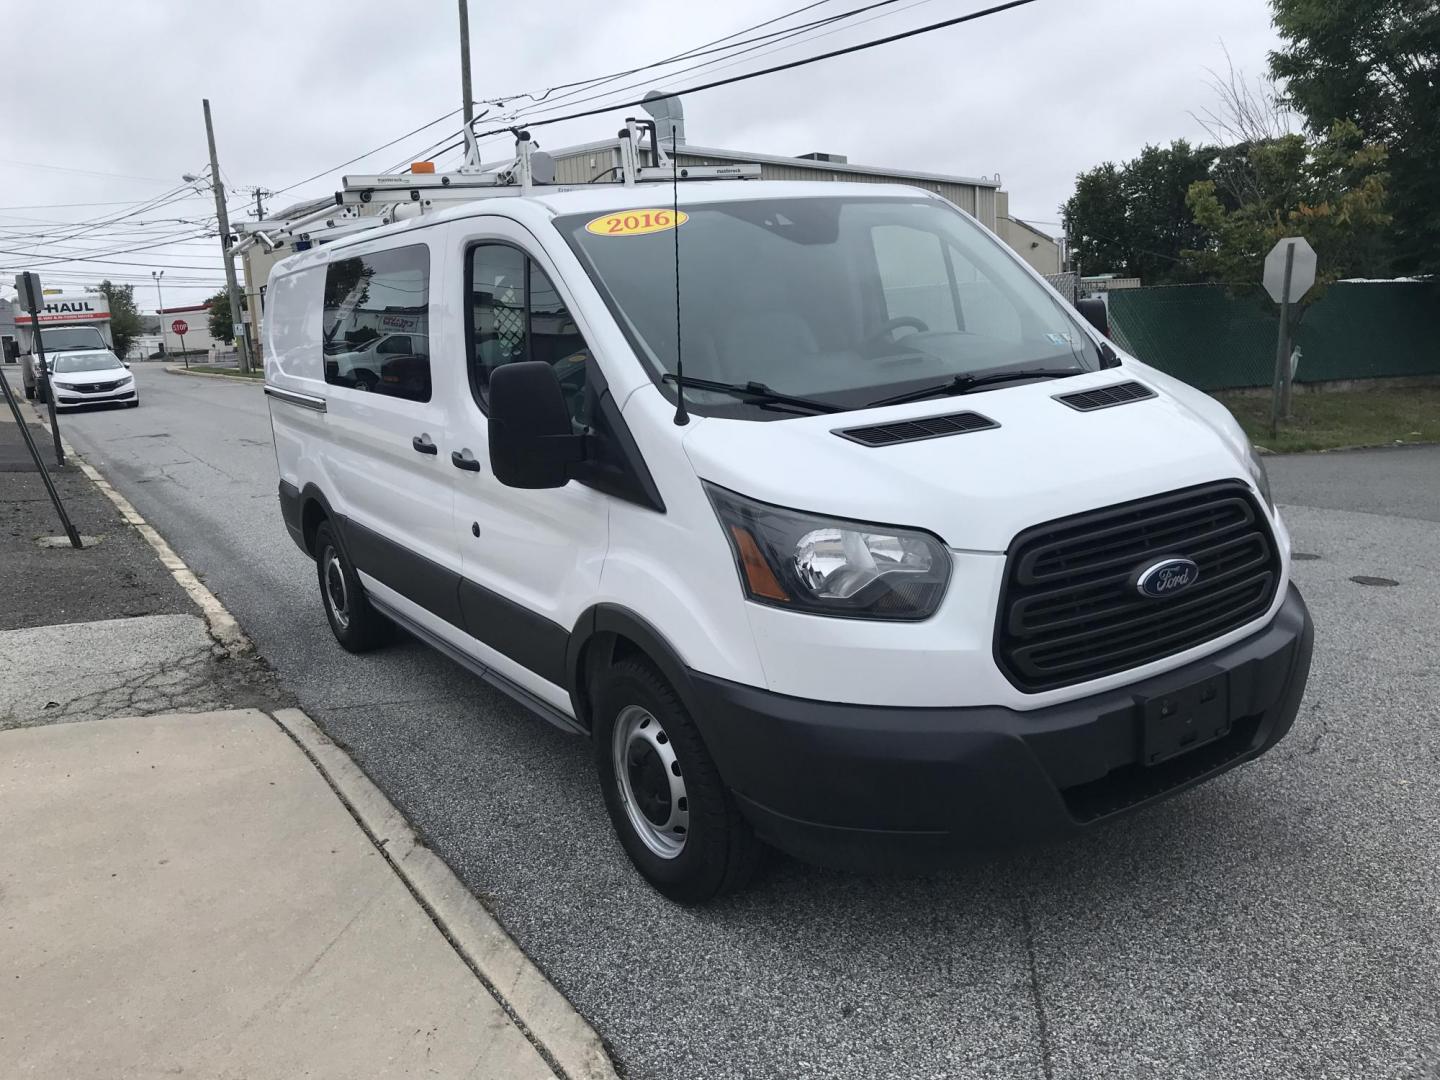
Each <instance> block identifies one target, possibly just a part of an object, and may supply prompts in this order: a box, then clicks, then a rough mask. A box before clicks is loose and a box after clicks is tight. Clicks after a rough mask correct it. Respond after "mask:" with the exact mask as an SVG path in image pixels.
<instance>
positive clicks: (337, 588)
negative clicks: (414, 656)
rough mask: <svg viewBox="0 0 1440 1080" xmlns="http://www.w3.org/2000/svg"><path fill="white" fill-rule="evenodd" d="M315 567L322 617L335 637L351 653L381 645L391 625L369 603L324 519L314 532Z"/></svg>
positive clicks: (352, 568)
mask: <svg viewBox="0 0 1440 1080" xmlns="http://www.w3.org/2000/svg"><path fill="white" fill-rule="evenodd" d="M315 569H316V573H317V575H318V577H319V580H320V598H321V601H322V602H323V603H324V605H325V618H326V620H327V621H328V622H329V623H330V632H331V633H333V634H334V635H335V640H336V641H338V642H339V643H340V644H341V646H342V647H343V648H345V649H346V650H347V651H349V652H353V653H363V652H369V651H370V650H371V649H374V648H375V647H377V646H379V645H383V644H384V643H385V642H386V641H387V640H388V639H389V637H390V626H391V624H390V622H389V621H388V620H387V619H386V618H385V616H383V615H381V614H380V613H379V612H378V611H376V610H375V609H374V608H373V607H372V606H371V604H370V600H369V598H368V597H366V595H365V589H364V587H363V586H362V585H361V584H360V577H359V575H358V574H356V573H355V568H354V567H353V566H351V565H350V560H349V559H347V558H346V557H345V552H344V551H343V550H341V548H340V543H339V541H338V540H337V539H336V538H335V529H334V526H332V525H331V524H330V523H329V522H328V521H327V522H325V523H324V524H322V525H321V526H320V528H319V529H317V530H316V531H315Z"/></svg>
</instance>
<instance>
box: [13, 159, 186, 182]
mask: <svg viewBox="0 0 1440 1080" xmlns="http://www.w3.org/2000/svg"><path fill="white" fill-rule="evenodd" d="M0 165H9V166H14V167H16V168H21V169H45V170H46V171H48V172H63V173H78V174H79V175H81V176H106V177H113V178H115V179H118V180H148V181H150V182H151V183H154V184H168V183H170V181H169V180H162V179H160V178H159V177H158V176H131V175H130V174H129V173H114V172H97V171H96V170H94V169H72V168H70V167H69V166H66V165H39V164H36V163H35V162H33V161H10V160H8V159H0Z"/></svg>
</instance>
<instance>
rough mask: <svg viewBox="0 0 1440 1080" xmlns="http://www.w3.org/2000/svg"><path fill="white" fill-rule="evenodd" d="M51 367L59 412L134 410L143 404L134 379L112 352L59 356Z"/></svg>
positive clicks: (99, 351) (62, 354)
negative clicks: (117, 406)
mask: <svg viewBox="0 0 1440 1080" xmlns="http://www.w3.org/2000/svg"><path fill="white" fill-rule="evenodd" d="M49 363H50V385H51V386H52V387H53V388H54V390H55V407H56V408H57V409H64V408H70V407H72V406H76V405H104V404H120V403H123V404H125V405H129V406H131V407H132V408H133V407H134V406H136V405H139V404H140V394H139V392H138V391H137V390H136V389H135V377H134V376H133V375H131V374H130V371H129V367H128V365H127V364H125V363H123V362H122V361H121V360H120V359H119V357H117V356H116V355H115V354H114V353H113V352H111V351H110V350H109V349H96V350H93V351H89V352H64V353H57V354H56V355H55V356H54V357H53V358H52V359H51V360H50V362H49Z"/></svg>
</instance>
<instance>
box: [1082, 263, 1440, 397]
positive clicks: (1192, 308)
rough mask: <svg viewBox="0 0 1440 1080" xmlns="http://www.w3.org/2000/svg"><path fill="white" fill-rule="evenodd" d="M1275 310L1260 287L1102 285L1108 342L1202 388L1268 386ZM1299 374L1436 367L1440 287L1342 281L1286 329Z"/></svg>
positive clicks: (1326, 376) (1300, 377)
mask: <svg viewBox="0 0 1440 1080" xmlns="http://www.w3.org/2000/svg"><path fill="white" fill-rule="evenodd" d="M1278 321H1279V309H1278V307H1277V305H1276V304H1274V303H1273V302H1272V301H1271V300H1270V298H1269V297H1268V296H1267V295H1266V294H1265V291H1264V290H1263V289H1261V288H1260V287H1259V286H1258V285H1257V286H1256V287H1255V288H1253V289H1246V290H1243V291H1239V292H1232V291H1227V290H1226V289H1225V288H1224V287H1223V286H1220V285H1171V286H1160V287H1157V288H1150V289H1117V290H1116V291H1115V292H1112V293H1110V328H1111V333H1112V334H1113V335H1114V337H1115V340H1116V341H1117V342H1118V343H1119V344H1120V345H1121V346H1123V347H1124V348H1125V349H1126V350H1127V351H1128V352H1130V353H1133V354H1134V355H1135V356H1138V357H1139V358H1140V359H1141V360H1144V361H1145V362H1146V363H1147V364H1151V365H1153V366H1155V367H1158V368H1160V369H1161V370H1162V371H1165V372H1168V373H1169V374H1171V375H1174V376H1176V377H1177V378H1181V379H1184V380H1185V381H1186V382H1188V383H1190V384H1191V385H1192V386H1198V387H1199V388H1200V389H1202V390H1225V389H1231V388H1235V387H1243V386H1269V385H1270V380H1271V377H1272V375H1273V374H1274V371H1275V335H1276V331H1277V329H1278ZM1294 340H1295V344H1296V345H1297V346H1298V347H1299V348H1300V354H1301V355H1300V367H1299V370H1298V372H1297V373H1296V379H1297V381H1299V382H1326V381H1329V380H1332V379H1374V378H1381V377H1386V376H1403V375H1410V376H1413V375H1440V287H1437V286H1435V285H1431V284H1428V283H1424V282H1403V281H1385V282H1373V283H1371V282H1365V283H1360V282H1350V283H1347V282H1341V283H1338V284H1335V285H1331V286H1330V287H1329V288H1328V289H1326V290H1325V293H1324V294H1323V295H1322V296H1321V298H1320V299H1319V300H1317V301H1315V302H1314V303H1313V304H1311V305H1310V307H1309V308H1308V310H1306V311H1305V313H1304V316H1303V318H1302V319H1301V320H1300V324H1299V326H1298V327H1297V329H1296V332H1295V335H1294Z"/></svg>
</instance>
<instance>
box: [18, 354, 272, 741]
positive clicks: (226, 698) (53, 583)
mask: <svg viewBox="0 0 1440 1080" xmlns="http://www.w3.org/2000/svg"><path fill="white" fill-rule="evenodd" d="M6 375H7V376H8V377H9V378H10V379H11V382H12V385H18V381H17V380H16V379H15V378H14V375H13V373H10V372H7V373H6ZM112 411H113V410H112ZM120 411H125V412H129V413H131V415H136V414H139V413H140V412H141V411H142V410H120ZM77 415H78V416H85V415H87V414H84V413H81V414H72V415H67V416H65V417H63V418H62V419H61V421H60V424H61V430H62V432H65V433H66V434H67V437H68V433H69V425H70V423H71V421H72V420H73V419H75V418H76V416H77ZM88 415H99V413H98V412H96V413H91V414H88ZM10 416H11V414H10V411H9V409H8V408H5V409H3V411H0V417H3V418H4V421H8V422H4V421H0V464H5V465H7V466H8V467H6V468H0V568H3V569H0V672H3V673H4V677H3V679H0V729H5V728H17V727H30V726H34V725H37V724H47V723H55V722H60V721H78V720H95V719H102V718H105V717H112V716H133V715H142V714H144V715H149V714H155V713H166V712H176V711H196V710H203V709H211V708H217V707H222V706H237V705H238V706H251V705H253V706H256V707H261V708H265V707H277V706H283V705H286V704H289V703H290V701H291V700H292V699H291V698H290V697H289V696H288V695H286V694H285V693H284V692H283V691H282V690H281V689H280V688H279V686H278V684H277V683H276V682H275V679H274V677H273V674H272V673H271V672H270V670H269V669H268V667H266V665H265V664H264V663H263V661H261V660H260V659H259V658H258V657H253V656H242V657H238V658H230V657H228V656H227V655H225V652H224V650H222V649H217V648H216V647H215V643H214V642H213V641H212V640H211V638H210V635H209V634H208V632H207V630H206V626H205V621H204V619H203V618H201V615H200V612H199V610H198V609H197V608H196V607H195V605H194V603H193V602H192V601H191V600H190V598H189V596H188V595H186V593H185V591H184V590H183V589H181V588H180V586H179V585H177V584H176V582H175V579H174V578H173V577H172V576H171V574H170V572H169V571H168V570H167V569H166V568H165V567H164V566H163V565H161V563H160V561H159V559H158V557H157V556H156V554H155V552H154V550H153V549H152V548H151V547H150V545H149V544H148V543H146V542H145V540H144V538H143V537H142V536H141V535H140V534H139V533H138V532H137V531H136V530H135V529H133V528H132V527H130V526H129V525H128V524H127V523H126V522H125V521H124V520H123V519H122V518H121V517H120V514H119V512H118V511H117V510H116V508H115V506H114V504H113V503H111V502H110V500H109V499H107V498H106V497H105V496H104V495H103V494H102V493H101V492H100V491H99V490H98V489H97V488H96V487H95V485H94V484H92V483H91V482H90V480H89V479H87V478H86V477H85V475H84V474H83V473H81V472H80V470H79V469H78V468H77V467H75V465H74V464H73V463H71V464H70V465H69V466H68V467H66V468H63V469H62V468H59V467H57V466H55V463H54V456H53V449H50V448H51V446H52V443H51V442H50V439H49V436H48V435H47V434H46V433H45V432H44V430H43V429H41V428H39V427H37V426H32V429H31V430H32V434H33V435H34V436H35V438H36V441H37V443H38V444H39V445H40V446H41V447H42V448H44V450H45V451H46V452H45V453H43V455H42V459H43V460H44V461H45V462H46V464H47V468H48V469H49V472H50V474H51V477H52V479H53V480H54V482H55V485H56V487H57V489H58V490H59V492H60V496H61V499H62V501H63V502H64V504H65V507H66V511H67V513H68V514H69V515H70V517H71V520H72V521H73V522H74V524H75V526H76V528H77V529H78V530H79V531H80V532H81V533H82V534H84V535H87V536H94V537H96V538H97V539H98V542H97V543H96V544H94V546H87V547H85V548H84V549H82V550H80V551H76V550H74V549H72V548H70V547H69V546H68V545H67V544H61V545H60V546H57V547H43V546H41V544H40V543H39V542H38V541H39V540H40V539H41V538H43V537H47V536H53V535H55V534H57V533H61V532H63V529H62V526H61V524H60V520H59V517H58V516H57V514H56V512H55V509H54V507H53V505H52V504H51V502H50V499H49V496H48V495H47V494H46V491H45V488H44V485H43V483H42V482H41V479H40V476H39V473H38V472H37V471H36V470H35V469H34V464H33V461H31V460H30V459H29V457H28V455H27V454H26V453H25V451H24V449H23V443H22V442H21V439H20V436H19V432H18V431H17V430H16V428H15V425H14V422H13V420H12V419H11V418H10ZM131 438H133V439H136V440H141V441H145V442H146V443H147V444H149V445H156V444H163V442H164V441H165V440H167V439H168V438H169V435H168V433H165V432H157V431H145V430H142V431H140V432H137V433H134V434H133V435H132V436H131ZM174 464H175V465H176V466H182V465H184V464H185V462H184V461H181V460H177V461H175V462H174Z"/></svg>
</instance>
